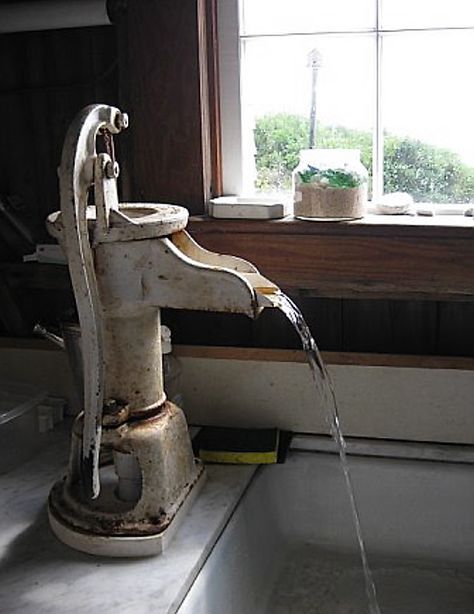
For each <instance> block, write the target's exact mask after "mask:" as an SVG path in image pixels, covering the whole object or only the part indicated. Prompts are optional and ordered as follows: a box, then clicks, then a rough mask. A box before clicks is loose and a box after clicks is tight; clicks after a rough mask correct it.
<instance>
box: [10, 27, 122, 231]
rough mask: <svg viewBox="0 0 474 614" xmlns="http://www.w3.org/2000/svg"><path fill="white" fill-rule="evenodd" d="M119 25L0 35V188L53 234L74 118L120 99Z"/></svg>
mask: <svg viewBox="0 0 474 614" xmlns="http://www.w3.org/2000/svg"><path fill="white" fill-rule="evenodd" d="M116 56H117V53H116V38H115V30H114V28H113V27H112V26H109V27H107V26H106V27H96V28H83V29H68V30H57V31H52V30H51V31H47V32H28V33H20V34H9V35H3V36H1V37H0V113H1V116H2V131H1V137H0V168H1V172H0V194H2V195H7V196H14V197H19V198H20V199H21V200H22V201H23V202H24V203H26V206H27V210H28V215H26V216H25V217H26V220H25V221H26V222H27V223H28V225H29V226H30V227H31V228H32V230H33V232H34V234H35V237H36V239H37V241H47V240H49V237H48V236H47V234H46V230H45V228H44V220H45V218H46V216H47V214H48V213H50V212H51V211H54V210H56V209H57V208H58V206H59V194H58V181H57V173H56V169H57V167H58V165H59V162H60V156H61V149H62V144H63V141H64V137H65V134H66V130H67V128H68V126H69V123H70V122H71V120H72V119H73V117H74V116H75V115H76V113H77V112H78V111H79V110H80V109H81V108H82V107H84V106H85V105H87V104H91V103H93V102H108V103H110V104H117V102H118V93H117V92H118V89H117V59H116Z"/></svg>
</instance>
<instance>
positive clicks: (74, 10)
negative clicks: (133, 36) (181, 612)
mask: <svg viewBox="0 0 474 614" xmlns="http://www.w3.org/2000/svg"><path fill="white" fill-rule="evenodd" d="M109 4H116V2H108V1H107V0H72V1H69V0H63V1H61V0H47V1H46V2H8V3H7V4H0V33H1V34H9V33H13V32H33V31H39V30H59V29H63V28H83V27H90V26H105V25H110V24H111V19H110V16H109V15H110V13H111V10H112V9H111V7H110V6H109Z"/></svg>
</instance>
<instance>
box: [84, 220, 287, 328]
mask: <svg viewBox="0 0 474 614" xmlns="http://www.w3.org/2000/svg"><path fill="white" fill-rule="evenodd" d="M95 253H96V262H97V266H98V269H99V270H104V271H107V275H104V276H99V279H100V284H101V288H100V294H101V296H102V297H103V298H102V300H103V306H104V308H105V310H106V311H107V313H109V314H113V315H114V316H116V317H121V316H126V315H127V314H129V313H134V312H136V310H137V308H140V307H160V308H161V307H168V308H173V309H192V310H200V311H218V312H229V313H242V314H246V315H248V316H250V317H251V318H256V317H257V316H258V315H259V313H260V312H261V311H262V309H263V308H264V307H272V306H274V301H273V298H274V297H275V295H277V294H278V293H279V289H278V287H277V286H276V285H275V284H273V283H272V282H271V281H269V280H268V279H266V278H265V277H263V276H262V275H260V274H259V272H258V270H257V269H256V268H255V267H254V266H253V265H252V264H250V263H249V262H247V261H245V260H242V259H240V258H236V257H234V256H226V255H222V254H216V253H213V252H209V251H207V250H205V249H203V248H202V247H200V246H199V245H198V244H197V243H196V242H195V241H194V240H193V239H192V238H191V237H190V236H189V234H188V233H187V232H186V231H185V230H181V231H179V232H176V233H173V234H172V235H170V236H169V237H164V238H155V239H150V240H143V241H140V242H139V243H136V244H135V245H134V250H130V248H129V245H128V244H127V242H113V243H103V244H101V245H99V246H97V248H96V250H95ZM124 280H126V281H125V283H124Z"/></svg>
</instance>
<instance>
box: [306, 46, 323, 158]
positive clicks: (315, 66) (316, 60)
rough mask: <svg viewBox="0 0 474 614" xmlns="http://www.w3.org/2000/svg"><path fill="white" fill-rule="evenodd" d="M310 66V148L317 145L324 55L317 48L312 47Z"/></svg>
mask: <svg viewBox="0 0 474 614" xmlns="http://www.w3.org/2000/svg"><path fill="white" fill-rule="evenodd" d="M308 66H309V67H310V68H311V108H310V115H309V149H314V148H315V147H316V123H317V114H316V89H317V82H318V70H319V69H320V68H321V66H322V55H321V53H320V52H319V51H318V50H317V49H312V50H311V51H310V52H309V54H308Z"/></svg>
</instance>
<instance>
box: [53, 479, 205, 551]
mask: <svg viewBox="0 0 474 614" xmlns="http://www.w3.org/2000/svg"><path fill="white" fill-rule="evenodd" d="M205 481H206V472H205V471H202V472H201V475H200V476H199V478H198V479H197V481H196V482H195V484H194V486H193V487H192V489H191V490H190V491H189V494H188V496H187V497H186V499H185V500H184V502H183V504H182V505H181V506H180V508H179V509H178V511H177V512H176V514H175V516H174V518H173V519H172V521H171V522H170V523H169V525H168V526H167V527H166V529H165V530H164V531H162V532H161V533H158V534H156V535H141V536H131V537H117V536H114V535H110V536H105V535H95V534H93V533H86V532H84V531H78V530H77V529H75V528H74V527H71V526H70V525H69V524H66V523H64V522H62V521H61V520H60V519H58V517H57V516H56V515H55V514H54V512H53V511H52V510H51V507H48V516H49V524H50V526H51V529H52V531H53V533H54V534H55V535H56V537H57V538H58V539H59V540H60V541H62V542H63V543H64V544H66V545H67V546H70V547H71V548H74V549H75V550H80V551H81V552H86V553H87V554H94V555H96V556H110V557H141V556H153V555H157V554H161V553H162V552H163V551H164V550H165V549H166V548H167V547H168V545H169V543H170V542H171V540H172V539H173V537H174V535H175V533H176V531H177V530H178V528H179V527H180V525H181V523H182V522H183V520H184V519H185V517H186V514H187V513H188V511H189V509H190V508H191V506H192V505H193V503H194V501H195V499H196V498H197V496H198V494H199V493H200V491H201V489H202V487H203V486H204V483H205Z"/></svg>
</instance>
